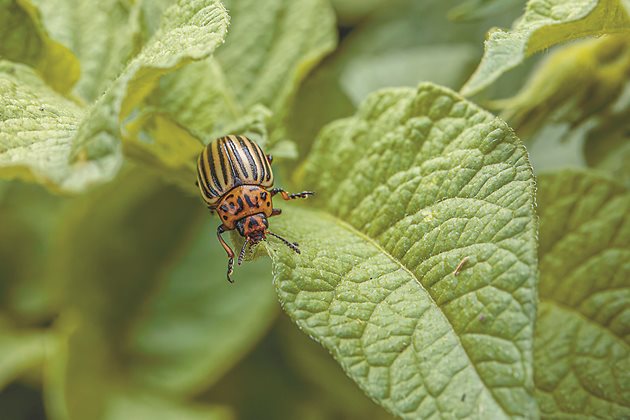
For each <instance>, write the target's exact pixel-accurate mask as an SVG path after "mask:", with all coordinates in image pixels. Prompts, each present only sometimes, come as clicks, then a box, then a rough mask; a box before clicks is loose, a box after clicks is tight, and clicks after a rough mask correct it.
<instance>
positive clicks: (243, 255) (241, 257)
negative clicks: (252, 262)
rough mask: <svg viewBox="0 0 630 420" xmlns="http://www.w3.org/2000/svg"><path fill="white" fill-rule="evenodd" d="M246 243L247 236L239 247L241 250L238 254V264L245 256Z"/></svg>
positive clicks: (247, 240) (247, 241)
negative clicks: (241, 246)
mask: <svg viewBox="0 0 630 420" xmlns="http://www.w3.org/2000/svg"><path fill="white" fill-rule="evenodd" d="M248 243H249V238H246V239H245V243H244V244H243V248H241V252H240V253H239V254H238V261H237V264H238V265H241V264H242V263H243V258H245V248H246V247H247V244H248Z"/></svg>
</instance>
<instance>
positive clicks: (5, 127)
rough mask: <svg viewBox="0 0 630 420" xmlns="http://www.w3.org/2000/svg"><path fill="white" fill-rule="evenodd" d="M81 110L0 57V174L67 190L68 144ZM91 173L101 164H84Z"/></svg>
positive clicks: (69, 180) (98, 173)
mask: <svg viewBox="0 0 630 420" xmlns="http://www.w3.org/2000/svg"><path fill="white" fill-rule="evenodd" d="M84 116H85V113H84V111H83V109H81V108H80V107H79V106H78V105H76V104H75V103H74V102H72V101H70V100H68V99H66V98H64V97H62V96H61V95H59V94H58V93H57V92H55V91H53V90H52V89H51V88H50V87H49V86H47V85H46V84H45V83H44V82H43V81H42V80H41V79H40V78H39V77H38V75H37V74H35V72H34V71H33V70H32V69H30V68H29V67H26V66H24V65H21V64H14V63H10V62H7V61H0V176H2V177H3V178H15V177H19V178H23V179H27V180H37V181H38V182H41V183H43V184H46V185H49V186H58V187H59V188H62V189H64V188H69V189H72V186H73V184H76V183H81V182H83V180H81V179H76V178H74V177H73V175H74V169H75V168H76V166H81V165H83V164H85V165H86V166H89V164H88V163H87V162H78V163H77V164H76V165H73V164H71V163H70V147H71V144H72V141H73V137H74V136H75V133H76V130H77V128H78V126H79V124H80V121H81V119H82V118H84ZM90 168H91V169H92V170H93V171H92V173H91V175H92V176H93V177H94V178H98V177H102V176H104V173H103V172H104V171H107V168H102V167H90Z"/></svg>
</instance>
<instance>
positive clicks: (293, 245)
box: [267, 231, 300, 254]
mask: <svg viewBox="0 0 630 420" xmlns="http://www.w3.org/2000/svg"><path fill="white" fill-rule="evenodd" d="M267 233H268V234H270V235H271V236H274V237H276V238H278V239H280V240H281V241H282V242H283V243H284V244H285V245H286V246H288V247H289V248H291V249H292V250H293V251H295V252H296V253H297V254H300V248H298V243H297V242H289V241H287V240H286V239H284V238H283V237H282V236H279V235H276V234H275V233H273V232H270V231H267Z"/></svg>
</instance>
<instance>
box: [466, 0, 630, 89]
mask: <svg viewBox="0 0 630 420" xmlns="http://www.w3.org/2000/svg"><path fill="white" fill-rule="evenodd" d="M626 7H627V5H626V3H625V2H624V0H578V1H566V0H529V1H528V3H527V8H526V10H525V14H524V15H523V16H522V17H521V18H520V19H518V20H517V21H516V22H515V23H514V25H513V27H512V29H511V30H510V31H508V32H506V31H503V30H501V29H496V30H493V31H491V32H490V33H489V34H488V37H487V39H486V41H485V53H484V56H483V58H482V60H481V63H480V64H479V67H477V70H476V71H475V73H474V74H473V75H472V76H471V77H470V79H468V81H467V82H466V84H465V85H464V86H463V87H462V89H461V93H462V94H463V95H466V96H470V95H474V94H475V93H478V92H479V91H481V90H482V89H484V88H486V87H487V86H488V85H490V84H491V83H492V82H494V81H495V80H496V79H497V78H499V76H501V75H502V74H503V73H505V72H506V71H508V70H510V69H512V68H514V67H516V66H518V65H519V64H520V63H522V62H523V61H524V60H525V58H527V57H529V56H531V55H532V54H534V53H536V52H539V51H542V50H544V49H547V48H550V47H552V46H554V45H556V44H559V43H562V42H565V41H570V40H573V39H577V38H581V37H586V36H592V35H604V34H610V33H616V32H625V33H627V32H628V31H630V17H629V15H628V9H627V8H626Z"/></svg>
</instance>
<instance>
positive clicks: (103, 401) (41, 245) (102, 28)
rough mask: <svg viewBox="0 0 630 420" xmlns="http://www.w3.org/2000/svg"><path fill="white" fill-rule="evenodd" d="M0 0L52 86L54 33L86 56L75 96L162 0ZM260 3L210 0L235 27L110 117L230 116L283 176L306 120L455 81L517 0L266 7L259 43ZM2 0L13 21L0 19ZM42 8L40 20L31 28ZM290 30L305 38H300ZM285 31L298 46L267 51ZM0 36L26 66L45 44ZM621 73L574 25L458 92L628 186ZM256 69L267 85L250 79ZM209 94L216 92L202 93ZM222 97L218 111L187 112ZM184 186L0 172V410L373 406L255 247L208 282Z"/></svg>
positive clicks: (304, 140)
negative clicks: (323, 30) (80, 15)
mask: <svg viewBox="0 0 630 420" xmlns="http://www.w3.org/2000/svg"><path fill="white" fill-rule="evenodd" d="M1 3H4V5H3V7H4V9H3V10H2V11H0V33H1V37H2V39H3V42H4V40H8V39H9V34H10V35H11V36H13V37H23V38H25V40H21V41H20V42H22V43H24V45H31V44H37V43H41V42H44V43H54V48H52V49H46V51H53V53H54V54H56V55H55V56H54V58H53V59H56V60H59V59H60V58H59V57H62V58H64V59H65V60H67V63H66V64H65V68H66V69H69V70H66V72H67V75H68V79H69V80H70V82H65V83H57V84H55V83H53V85H54V87H55V89H57V90H58V91H62V92H63V91H65V90H67V88H68V86H69V85H72V81H74V80H77V78H78V74H75V73H76V71H77V70H76V63H74V62H73V59H72V58H71V56H69V55H68V51H67V49H70V50H72V51H73V52H74V54H76V56H77V57H79V59H81V60H83V59H86V57H88V58H87V59H89V60H90V63H92V66H91V67H87V68H82V72H83V73H82V76H81V79H79V82H78V84H77V85H76V86H75V90H74V95H75V99H76V101H77V102H78V103H81V102H89V101H92V100H94V99H96V98H98V96H99V95H100V93H101V92H102V90H103V89H104V86H105V83H106V82H107V81H108V80H109V79H111V78H113V77H115V76H116V75H117V74H118V73H119V72H120V71H121V69H122V68H123V67H124V64H125V63H126V61H127V60H128V59H129V57H131V55H132V54H135V53H136V52H137V51H138V49H139V48H140V46H141V45H143V43H146V40H147V39H149V37H150V36H151V34H153V33H154V32H155V31H156V29H157V27H158V26H159V19H160V16H161V12H162V10H163V9H164V8H165V7H166V6H167V5H169V4H170V3H171V1H169V0H160V1H144V2H133V1H128V2H125V1H120V2H114V3H112V4H113V6H112V9H111V10H107V9H105V10H103V9H102V8H101V9H100V10H98V11H92V12H93V13H96V15H95V17H96V18H97V19H95V20H94V22H93V23H92V24H91V25H92V26H91V27H92V28H93V30H92V31H90V32H92V33H93V37H92V38H91V39H89V40H87V41H86V40H84V39H82V38H81V36H80V35H81V34H80V33H73V32H71V31H66V32H64V31H63V30H62V29H63V28H64V25H56V24H51V23H50V22H51V21H52V20H54V19H62V20H63V16H64V15H63V13H59V9H56V8H57V7H59V5H64V4H65V9H62V10H65V11H66V12H67V11H68V10H71V9H72V8H73V7H78V6H77V5H78V3H81V2H72V1H67V2H62V1H55V2H46V1H36V0H35V1H33V4H36V5H37V6H39V7H40V14H32V15H31V16H29V15H28V13H26V12H25V10H26V11H28V10H30V9H29V8H28V7H30V6H29V5H31V3H30V2H26V1H24V2H15V3H14V2H13V1H12V0H2V1H1ZM74 3H77V4H76V5H75V4H74ZM88 3H90V2H86V4H88ZM260 3H261V4H262V6H260V5H259V6H256V7H253V6H252V4H253V3H252V2H251V1H247V0H243V1H240V0H231V1H228V2H226V7H227V8H228V10H229V11H230V12H231V13H230V14H231V19H232V23H231V30H233V31H234V35H233V38H229V37H228V40H227V42H226V44H225V45H223V46H222V47H221V48H220V49H219V50H218V54H217V56H216V58H213V59H211V60H204V61H200V62H197V63H195V64H193V65H189V66H185V67H182V68H180V69H179V70H177V71H176V72H174V73H171V74H169V75H168V76H167V77H166V78H164V79H163V80H162V81H161V83H160V85H159V88H158V89H157V90H156V91H154V92H153V93H152V94H151V96H150V97H149V98H148V99H147V101H146V105H147V107H146V110H145V111H144V113H143V114H142V115H140V116H137V115H136V116H134V118H136V120H135V124H139V125H140V126H141V127H140V128H138V127H135V126H134V122H133V121H132V122H130V123H129V125H128V126H127V128H128V132H127V133H126V134H127V135H128V136H129V137H130V138H131V137H137V138H140V139H141V137H142V136H143V135H147V133H148V135H151V136H152V137H153V138H155V139H156V142H157V143H158V144H159V143H160V139H159V138H160V136H164V138H166V137H169V138H172V137H174V136H179V137H180V138H186V136H191V133H190V132H188V131H186V130H184V129H183V128H182V126H187V127H192V131H193V132H194V134H195V136H197V137H198V138H211V137H212V136H214V135H216V134H217V133H221V132H224V131H225V130H228V129H230V128H232V127H237V128H240V127H245V128H246V129H248V130H250V131H251V132H252V133H253V134H254V135H256V134H258V135H260V136H261V137H264V138H267V137H268V138H269V142H270V144H271V145H272V146H273V147H275V149H273V147H272V150H276V151H277V155H278V156H279V157H280V159H279V162H278V164H277V165H275V166H276V168H277V171H278V174H279V177H280V178H281V179H282V180H283V185H285V186H287V187H289V186H290V185H291V178H290V177H289V174H290V173H291V170H293V169H295V168H297V167H298V166H299V162H300V160H301V158H302V157H304V156H305V155H306V154H307V153H308V151H309V149H310V147H311V145H312V142H313V140H314V138H315V136H316V134H317V132H318V131H319V130H320V129H321V127H322V126H323V125H324V124H326V123H328V122H330V121H332V120H334V119H337V118H342V117H346V116H349V115H351V114H352V113H353V112H354V110H355V109H356V107H357V105H358V103H359V102H360V101H361V100H362V99H364V98H365V96H366V95H367V94H368V93H370V92H373V91H374V90H376V89H379V88H382V87H387V86H415V85H417V84H418V82H420V81H431V82H435V83H438V84H441V85H445V86H448V87H451V88H453V89H459V88H460V87H461V86H462V85H463V83H464V82H465V81H466V80H467V78H468V77H469V76H470V75H471V73H472V72H473V71H474V69H475V67H476V66H477V65H478V63H479V61H480V59H481V57H482V54H483V40H484V38H485V36H486V33H487V32H488V31H489V30H490V29H491V28H493V27H496V26H499V27H509V26H510V25H511V24H512V22H513V21H514V20H515V19H516V18H518V16H520V15H521V14H522V12H523V9H524V7H525V4H524V1H518V0H510V1H492V0H466V1H451V0H449V1H437V0H436V1H422V2H420V1H414V0H369V1H367V0H331V1H330V5H326V6H325V7H326V8H330V9H326V10H329V11H331V13H332V11H334V18H335V19H336V24H335V25H336V33H335V32H334V31H335V30H334V28H332V27H331V31H332V32H329V33H327V34H323V35H322V34H320V35H318V37H319V38H320V39H315V40H314V39H310V38H311V37H312V33H313V32H312V31H311V29H309V28H301V27H291V26H290V25H289V26H287V27H283V26H282V25H288V24H287V21H286V20H282V19H284V18H283V17H280V18H279V19H280V21H281V22H282V25H280V24H278V23H277V22H275V23H274V22H271V23H270V24H271V25H274V24H277V25H278V27H283V28H284V29H283V30H279V33H285V35H286V34H287V33H289V35H290V36H284V35H277V36H279V37H282V36H284V38H283V42H284V44H281V45H279V46H278V45H275V44H274V45H272V47H270V48H269V49H265V48H260V44H257V42H266V41H265V40H266V38H265V35H266V34H265V32H264V31H257V29H256V26H257V25H258V24H259V19H261V18H263V17H265V16H267V15H264V14H260V10H261V8H264V7H265V6H264V3H266V2H264V1H262V2H260ZM319 3H322V4H323V3H324V2H319ZM319 3H318V5H317V10H318V11H320V12H321V4H319ZM17 4H21V5H22V6H21V8H20V7H18V6H16V5H17ZM278 4H280V3H279V2H270V3H269V7H271V8H274V7H276V8H277V7H281V6H278ZM24 5H26V6H28V7H26V6H24ZM81 7H85V8H86V9H88V12H89V9H90V6H89V5H87V6H81ZM11 8H13V9H16V10H17V9H19V13H20V14H21V15H22V18H23V22H20V21H15V20H13V21H11V20H10V19H12V18H11V16H12V15H10V13H11V12H10V11H9V10H11ZM251 8H253V9H254V11H251V10H249V9H251ZM232 12H234V13H232ZM276 12H277V11H276ZM68 13H69V12H68ZM274 13H275V12H274ZM321 13H323V14H326V13H327V12H326V11H324V12H321ZM138 15H139V16H140V17H141V18H140V19H137V16H138ZM47 19H48V22H47V23H48V24H49V26H48V27H51V28H57V29H58V31H57V32H55V31H49V32H50V33H49V34H48V35H42V34H43V32H42V29H41V26H42V23H41V20H43V21H44V22H46V20H47ZM2 22H4V23H2ZM9 22H11V24H10V25H9ZM130 22H132V23H130ZM22 23H24V24H22ZM315 24H319V22H315ZM262 27H263V29H265V28H268V26H262ZM16 28H17V29H16ZM265 30H266V29H265ZM301 30H303V33H301V32H300V31H301ZM16 31H17V32H16ZM283 31H285V32H283ZM33 33H35V34H39V35H38V36H31V35H32V34H33ZM335 39H337V40H338V42H337V43H336V44H335V41H334V40H335ZM130 40H133V42H130ZM261 40H262V41H261ZM98 42H102V43H106V44H107V46H108V48H107V49H105V50H99V51H100V52H101V53H103V55H102V56H100V57H97V58H96V59H95V58H94V57H90V54H95V52H94V51H93V50H91V48H90V46H91V45H94V43H98ZM269 42H270V43H273V42H275V41H274V40H269ZM308 42H313V43H314V44H316V45H314V46H313V47H304V44H305V43H308ZM7 43H8V41H7ZM234 43H237V44H239V45H240V46H241V47H242V45H243V44H244V43H246V44H247V47H246V48H245V50H246V51H247V54H243V52H242V50H236V49H230V48H229V47H230V45H231V44H234ZM296 43H299V44H300V45H301V46H300V47H299V48H298V50H299V51H297V52H296V54H295V55H296V57H297V56H299V57H300V58H299V60H293V61H291V60H288V61H282V60H283V58H282V57H284V56H285V55H286V51H285V50H286V49H287V48H292V47H291V45H295V44H296ZM269 45H271V44H269ZM335 45H336V46H335ZM0 49H2V46H0ZM29 49H30V50H29V51H36V50H37V48H36V47H29ZM304 51H307V52H308V54H310V55H308V54H306V55H305V56H304V54H305V53H304ZM1 52H2V54H1V55H2V57H3V58H7V59H12V60H15V61H22V62H25V63H26V64H28V65H31V66H32V67H34V68H41V69H46V63H47V62H48V61H47V60H50V59H51V58H50V57H43V56H42V55H41V54H36V53H33V54H25V55H19V56H18V55H15V54H13V53H12V52H11V51H10V50H5V51H1ZM51 54H52V53H51ZM274 54H276V56H274ZM244 56H247V57H249V58H250V61H242V60H243V57H244ZM261 56H262V57H261ZM274 60H280V64H279V65H280V66H289V67H291V66H294V67H291V68H295V69H297V70H295V72H282V71H280V70H279V67H278V66H271V67H268V68H266V70H265V71H266V72H267V74H264V75H261V74H259V75H256V74H255V73H256V70H257V66H259V65H260V62H273V61H274ZM239 65H240V66H242V68H240V67H239ZM222 66H225V68H227V69H229V71H225V70H221V68H222ZM239 68H240V69H241V70H243V71H241V72H239V71H237V70H238V69H239ZM252 72H253V73H252ZM43 73H44V78H45V79H47V80H48V79H49V80H53V81H54V80H59V78H57V77H56V76H55V75H49V74H48V73H46V72H45V71H44V72H43ZM252 74H254V76H252ZM217 75H220V76H221V77H225V79H224V80H221V79H220V78H217V77H214V76H217ZM210 76H212V77H210ZM629 76H630V41H629V38H628V36H627V35H620V36H611V37H602V38H598V39H587V40H578V41H575V42H572V43H570V44H568V45H561V46H558V47H555V48H552V49H551V50H549V51H546V52H545V53H544V54H541V55H537V56H533V57H531V58H530V59H528V60H527V61H526V62H525V63H524V64H523V65H521V66H519V67H518V68H516V69H514V70H512V71H511V72H508V73H507V74H505V75H504V76H503V77H501V78H500V79H499V80H498V81H497V82H495V83H493V84H492V85H491V86H490V88H488V89H486V90H484V91H483V92H482V93H480V94H478V95H476V96H475V97H474V98H473V99H474V100H475V101H477V102H478V103H480V104H481V105H482V106H485V107H487V108H490V109H492V110H494V111H496V112H497V114H500V115H501V116H503V117H504V118H505V119H506V120H507V121H508V122H509V123H510V124H511V125H512V127H513V128H514V129H515V130H516V132H517V134H518V135H519V136H520V137H521V138H522V139H523V140H524V141H525V142H526V144H527V145H528V147H529V149H530V153H531V158H532V160H533V165H534V168H535V170H536V171H539V170H548V169H557V168H560V167H564V166H578V167H591V168H595V169H598V170H600V171H602V172H604V173H607V174H608V175H610V176H613V177H616V178H617V179H618V180H621V181H622V182H624V183H625V184H626V186H630V172H629V171H630V169H629V168H630V165H629V164H628V162H630V147H629V144H630V143H629V142H628V137H629V136H630V83H629V80H630V77H629ZM255 77H261V78H262V77H264V78H266V80H269V78H274V81H273V82H269V83H266V84H265V85H264V86H262V87H260V88H258V87H256V83H255V82H256V80H257V79H256V78H255ZM222 83H223V84H222ZM225 86H229V89H228V88H227V87H225ZM263 87H264V89H263ZM184 92H191V93H195V94H199V95H200V96H198V95H193V96H192V97H186V96H185V94H184ZM169 95H170V96H173V95H175V96H177V97H176V98H170V97H169ZM217 96H218V97H220V98H221V101H218V102H212V103H210V100H209V99H207V98H213V97H217ZM204 98H205V99H204ZM226 102H230V103H231V105H230V107H232V109H231V110H230V109H229V108H230V107H228V106H226V105H225V103H226ZM190 103H193V104H194V107H192V108H193V109H197V110H198V111H199V112H198V113H191V112H190V108H189V107H185V106H184V105H185V104H188V105H189V104H190ZM289 105H290V106H289ZM220 112H228V114H229V115H227V116H226V117H225V118H213V119H207V118H206V117H205V116H206V115H207V114H208V113H213V115H214V116H216V113H220ZM243 115H245V117H243ZM138 121H140V122H138ZM216 121H219V123H216V124H215V122H216ZM252 121H253V122H252ZM261 121H263V123H262V125H261ZM257 124H258V125H257ZM260 127H262V128H260ZM134 130H135V131H134ZM267 130H268V132H269V133H267ZM267 134H268V135H267ZM287 139H290V140H292V141H293V142H294V144H295V146H291V143H288V142H286V140H287ZM189 144H193V143H189ZM141 147H144V146H142V145H141V142H136V143H133V142H129V143H127V144H126V145H125V151H126V152H127V153H129V154H130V155H132V156H133V154H134V152H137V150H138V148H141ZM187 147H188V146H187ZM282 158H284V159H282ZM145 163H147V161H146V156H145ZM175 164H176V163H175ZM178 176H179V175H178ZM193 182H194V180H193V179H188V178H186V177H185V176H181V177H180V178H177V179H174V178H168V177H164V176H163V174H162V173H161V172H160V171H156V170H154V169H150V167H149V165H140V164H138V165H132V164H127V165H126V166H125V168H124V170H123V171H122V172H121V173H120V174H119V175H118V176H117V178H116V179H115V180H114V181H113V182H111V183H108V184H106V185H103V186H100V187H95V188H93V189H92V190H91V191H90V192H88V193H86V194H83V195H81V196H76V197H68V196H60V195H54V194H51V193H49V192H48V191H47V190H45V189H44V188H43V187H40V186H37V185H33V184H28V183H25V182H20V181H2V182H0V238H1V239H0V389H1V392H0V418H2V419H11V420H13V419H40V418H48V419H52V420H57V419H97V418H107V419H144V418H146V419H148V418H151V419H162V418H164V419H207V418H213V419H214V418H216V419H230V418H239V419H263V418H269V419H279V418H282V419H291V418H300V419H365V418H372V419H379V418H389V417H390V416H389V415H388V414H386V413H385V412H384V410H382V409H381V408H379V407H378V406H376V405H375V404H374V403H373V402H371V401H370V400H369V399H368V398H367V397H366V396H365V395H364V394H363V393H362V392H361V391H360V390H359V389H358V388H357V387H356V386H355V385H354V383H352V381H351V380H350V379H348V378H347V377H346V376H345V375H344V374H343V372H342V371H341V370H340V369H339V367H338V365H337V364H336V363H335V362H334V361H333V360H332V358H331V357H330V356H329V355H328V354H327V353H326V352H325V350H323V349H322V348H321V347H320V346H319V345H317V344H316V343H315V342H313V341H311V340H310V339H309V338H308V337H306V336H305V335H304V334H302V333H301V332H300V331H298V330H297V329H296V328H295V327H294V326H293V325H291V324H290V322H289V321H288V319H287V317H286V316H285V315H284V314H283V313H282V311H281V310H280V307H279V304H278V302H277V300H276V297H275V294H274V291H273V286H272V274H271V268H270V263H269V262H268V260H267V259H266V258H263V259H258V260H256V261H253V262H248V263H247V264H245V265H244V266H243V267H240V268H239V270H238V271H237V275H236V277H237V282H236V284H235V285H233V286H232V285H228V284H227V283H226V282H225V278H224V274H225V264H226V259H225V255H224V252H223V250H222V249H221V248H220V247H219V246H218V244H217V243H216V241H215V239H214V233H213V232H214V228H215V225H216V224H217V223H218V222H217V221H216V220H215V219H214V218H212V217H210V216H209V214H208V212H207V211H206V210H205V209H204V207H203V205H202V204H201V202H200V200H199V199H198V198H197V197H196V196H195V195H194V194H190V191H184V190H183V189H182V188H180V187H178V186H175V185H174V184H179V185H180V186H181V185H185V186H187V187H191V186H192V183H193ZM189 190H192V188H189ZM193 192H194V191H193Z"/></svg>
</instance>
